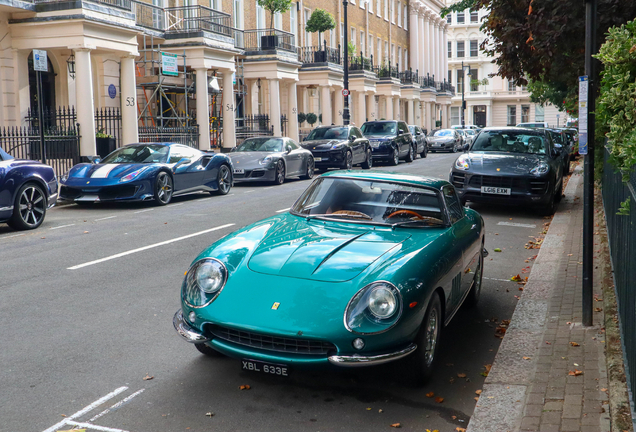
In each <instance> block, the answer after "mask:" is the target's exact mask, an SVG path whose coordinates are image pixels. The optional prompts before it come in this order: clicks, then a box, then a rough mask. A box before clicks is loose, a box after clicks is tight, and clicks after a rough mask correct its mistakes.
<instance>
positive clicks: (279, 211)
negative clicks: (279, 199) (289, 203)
mask: <svg viewBox="0 0 636 432" xmlns="http://www.w3.org/2000/svg"><path fill="white" fill-rule="evenodd" d="M290 208H291V207H287V208H286V209H282V210H276V213H282V212H285V211H287V210H289V209H290Z"/></svg>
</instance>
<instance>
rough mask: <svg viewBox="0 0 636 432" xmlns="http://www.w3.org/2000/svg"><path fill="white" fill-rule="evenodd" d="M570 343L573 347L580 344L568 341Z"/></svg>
mask: <svg viewBox="0 0 636 432" xmlns="http://www.w3.org/2000/svg"><path fill="white" fill-rule="evenodd" d="M570 345H572V346H574V347H577V346H581V344H578V343H576V342H570Z"/></svg>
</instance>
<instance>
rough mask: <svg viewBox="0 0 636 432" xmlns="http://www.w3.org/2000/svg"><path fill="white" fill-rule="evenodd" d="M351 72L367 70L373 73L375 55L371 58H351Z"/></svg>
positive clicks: (360, 56)
mask: <svg viewBox="0 0 636 432" xmlns="http://www.w3.org/2000/svg"><path fill="white" fill-rule="evenodd" d="M349 70H350V71H359V70H366V71H369V72H373V55H372V56H371V57H369V58H367V57H362V54H361V55H359V56H349Z"/></svg>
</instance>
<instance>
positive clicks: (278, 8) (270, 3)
mask: <svg viewBox="0 0 636 432" xmlns="http://www.w3.org/2000/svg"><path fill="white" fill-rule="evenodd" d="M257 2H258V5H259V6H260V7H262V8H263V9H265V10H267V11H269V13H270V17H271V18H270V24H269V28H270V29H273V28H274V15H275V14H277V13H285V12H287V11H288V10H290V9H291V7H292V4H293V0H257Z"/></svg>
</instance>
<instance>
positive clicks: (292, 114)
mask: <svg viewBox="0 0 636 432" xmlns="http://www.w3.org/2000/svg"><path fill="white" fill-rule="evenodd" d="M287 97H288V102H287V104H288V105H289V113H288V114H287V136H288V137H290V138H291V139H293V140H296V141H298V108H297V106H296V103H297V100H298V98H297V97H296V81H290V82H289V88H288V89H287Z"/></svg>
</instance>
